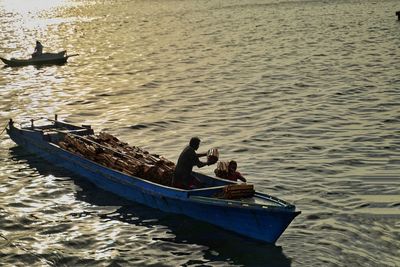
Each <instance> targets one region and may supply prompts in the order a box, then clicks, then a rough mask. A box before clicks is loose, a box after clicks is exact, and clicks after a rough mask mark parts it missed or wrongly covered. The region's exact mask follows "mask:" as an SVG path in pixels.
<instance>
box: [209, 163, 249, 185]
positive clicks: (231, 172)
mask: <svg viewBox="0 0 400 267" xmlns="http://www.w3.org/2000/svg"><path fill="white" fill-rule="evenodd" d="M236 169H237V162H236V161H234V160H231V161H230V162H229V163H227V162H219V163H218V166H217V168H216V169H215V170H214V173H215V175H216V176H217V177H219V178H223V179H227V180H231V181H235V182H237V180H241V181H242V182H244V183H245V182H247V180H246V178H244V177H243V176H242V174H241V173H240V172H238V171H236Z"/></svg>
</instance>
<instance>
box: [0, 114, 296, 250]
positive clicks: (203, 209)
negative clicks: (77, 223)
mask: <svg viewBox="0 0 400 267" xmlns="http://www.w3.org/2000/svg"><path fill="white" fill-rule="evenodd" d="M33 121H34V120H31V126H27V127H21V126H20V127H16V126H15V124H14V122H13V121H12V120H10V122H9V124H8V127H7V129H6V130H7V133H8V135H9V136H10V137H11V139H12V140H13V141H14V142H15V143H16V144H18V145H20V146H22V147H24V148H25V149H27V150H28V151H30V152H33V153H35V154H37V155H39V156H40V157H42V158H43V159H45V160H46V161H48V162H50V163H51V164H55V165H58V166H61V167H64V168H65V169H68V170H70V171H72V172H75V173H76V174H79V175H81V176H82V177H85V178H86V179H88V180H89V181H90V182H92V183H94V184H95V185H96V186H98V187H99V188H102V189H104V190H107V191H110V192H112V193H114V194H117V195H119V196H121V197H124V198H126V199H128V200H131V201H135V202H138V203H141V204H144V205H147V206H149V207H152V208H156V209H160V210H162V211H164V212H171V213H178V214H184V215H186V216H189V217H191V218H194V219H198V220H201V221H205V222H208V223H211V224H214V225H217V226H219V227H221V228H223V229H226V230H230V231H233V232H236V233H238V234H241V235H243V236H247V237H250V238H253V239H257V240H260V241H263V242H267V243H275V242H276V240H277V239H278V238H279V237H280V236H281V234H282V233H283V232H284V231H285V229H286V228H287V227H288V226H289V224H290V223H291V222H292V220H293V219H294V218H295V217H296V216H297V215H299V214H300V211H298V210H296V207H295V206H294V205H292V204H289V203H287V202H285V201H283V200H281V199H278V198H276V197H273V196H270V195H267V194H264V193H261V192H257V191H255V193H254V195H252V196H247V197H241V198H237V199H223V198H219V197H218V195H219V193H220V192H223V190H225V189H226V188H227V186H228V187H229V186H232V184H235V183H234V182H233V181H228V180H224V179H219V178H216V177H211V176H207V175H204V174H201V173H197V172H193V175H194V176H195V177H196V178H197V179H198V180H199V181H201V182H202V184H203V186H202V187H201V188H198V189H192V190H183V189H178V188H173V187H170V186H165V185H162V184H158V183H155V182H151V181H149V180H145V179H142V178H139V177H136V176H131V175H128V174H126V173H123V172H121V171H118V170H116V169H112V168H109V167H106V166H104V165H101V164H99V163H97V162H95V161H92V160H90V159H88V158H86V157H84V156H83V155H82V154H81V155H79V154H75V153H71V152H70V151H68V150H65V149H64V148H62V147H61V146H60V144H61V143H60V142H62V141H63V140H65V138H66V136H68V135H72V136H74V137H76V138H80V139H86V140H88V138H90V136H91V135H93V134H94V131H93V129H92V128H91V127H90V126H89V125H82V126H77V125H73V124H69V123H65V122H61V121H59V120H57V117H56V118H55V120H50V121H51V122H50V123H46V124H44V125H41V126H35V125H34V124H33ZM104 148H105V147H104ZM107 149H109V148H107Z"/></svg>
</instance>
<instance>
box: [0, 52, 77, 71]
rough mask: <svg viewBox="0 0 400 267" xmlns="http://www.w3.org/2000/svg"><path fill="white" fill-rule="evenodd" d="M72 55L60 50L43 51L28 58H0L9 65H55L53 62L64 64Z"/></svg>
mask: <svg viewBox="0 0 400 267" xmlns="http://www.w3.org/2000/svg"><path fill="white" fill-rule="evenodd" d="M72 56H77V54H74V55H67V51H61V52H58V53H43V54H42V55H40V56H36V57H32V58H29V59H16V58H11V59H5V58H2V57H0V59H1V60H2V61H3V62H4V64H6V65H7V66H10V67H20V66H28V65H36V66H39V65H55V64H64V63H66V62H67V60H68V58H70V57H72Z"/></svg>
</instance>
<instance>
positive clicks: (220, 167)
mask: <svg viewBox="0 0 400 267" xmlns="http://www.w3.org/2000/svg"><path fill="white" fill-rule="evenodd" d="M228 165H229V162H228V161H218V163H217V168H216V169H215V170H214V173H215V175H216V176H217V177H219V178H223V179H226V178H227V177H228Z"/></svg>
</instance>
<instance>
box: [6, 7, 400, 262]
mask: <svg viewBox="0 0 400 267" xmlns="http://www.w3.org/2000/svg"><path fill="white" fill-rule="evenodd" d="M41 3H42V2H41ZM397 10H400V6H399V5H398V1H393V0H384V1H373V0H363V1H356V0H346V1H336V0H333V1H322V0H321V1H320V0H316V1H304V0H293V1H279V0H242V1H237V0H233V1H222V2H221V1H216V0H210V1H195V0H183V1H174V0H172V1H158V0H156V1H143V0H135V1H126V0H111V1H86V0H56V1H51V3H50V1H43V3H42V4H39V3H38V2H37V1H14V0H3V1H1V2H0V29H1V30H0V37H1V38H0V54H1V56H2V57H8V58H9V57H26V56H29V54H30V53H32V50H33V45H34V42H35V40H36V39H39V40H41V41H42V43H43V44H44V46H45V50H46V51H60V50H63V49H67V50H68V52H69V53H71V54H72V53H78V54H79V56H77V57H73V58H70V60H69V62H68V63H67V64H65V65H63V66H47V67H41V68H37V67H33V66H28V67H23V68H1V70H0V71H1V75H0V94H1V98H0V124H1V125H2V126H1V127H2V128H3V125H5V123H6V122H7V120H8V119H9V118H14V119H15V120H17V121H18V120H22V119H24V118H25V117H40V116H46V117H53V115H54V114H55V113H57V114H59V117H60V118H62V119H64V120H66V121H69V122H74V123H79V124H80V123H82V124H91V125H92V126H93V128H94V129H95V130H97V131H100V130H106V131H108V132H110V133H112V134H114V135H116V136H118V137H119V138H120V139H122V140H124V141H126V142H128V143H130V144H132V145H137V146H141V147H143V148H145V149H147V150H149V151H151V152H153V153H158V154H161V155H164V156H166V157H167V158H169V159H171V160H174V161H176V159H177V157H178V155H179V152H180V150H181V149H182V148H183V147H184V146H185V145H186V143H187V141H188V139H189V138H190V137H191V136H192V135H194V134H195V135H198V136H200V137H201V138H202V140H203V142H202V145H201V149H203V150H206V149H208V148H210V147H218V148H219V150H220V153H221V159H222V160H228V159H235V160H237V162H238V163H239V170H240V171H241V172H242V173H243V174H244V175H245V176H246V177H247V178H248V180H249V181H251V182H252V183H254V185H255V186H256V188H257V189H258V190H260V191H264V192H266V193H270V194H273V195H275V196H277V197H280V198H283V199H285V200H287V201H290V202H293V203H294V204H296V205H297V207H298V208H299V209H300V210H302V214H301V215H300V216H299V217H297V218H296V219H295V221H294V222H293V223H292V224H291V225H290V227H289V228H288V229H287V231H286V232H285V233H284V234H283V235H282V237H281V238H280V239H279V240H278V242H277V244H276V245H266V244H260V243H258V242H256V241H253V240H248V239H245V238H242V237H240V236H237V235H235V234H232V233H229V232H226V231H221V230H220V229H217V228H216V227H213V226H210V225H208V224H205V223H201V222H198V221H194V220H191V219H188V218H186V217H182V216H176V215H170V214H165V213H162V212H160V211H157V210H153V209H149V208H147V207H144V206H141V205H138V204H135V203H131V202H127V201H125V200H123V199H120V198H118V197H116V196H114V195H112V194H110V193H107V192H104V191H102V190H99V189H97V188H95V187H93V185H91V184H90V183H87V182H85V181H84V180H83V179H81V178H80V177H77V176H75V175H73V174H71V173H70V172H69V171H68V170H63V169H58V168H55V167H53V166H50V165H48V164H47V163H46V162H43V161H42V160H40V159H38V158H37V157H35V156H34V155H31V154H28V153H27V152H26V151H24V150H23V149H22V148H19V147H16V146H15V144H14V143H12V142H11V141H10V140H9V138H8V137H7V136H6V135H5V134H3V135H1V136H0V148H1V150H0V155H1V156H0V162H1V164H0V181H1V183H0V196H1V198H0V262H1V265H2V266H3V265H4V266H27V265H30V266H400V264H399V262H400V258H399V255H400V241H399V240H400V230H399V229H400V224H399V221H400V220H399V219H400V181H399V171H400V160H399V158H400V138H399V136H400V130H399V129H400V115H399V114H400V104H399V103H400V96H399V95H400V94H399V88H400V79H399V75H398V74H399V67H400V57H399V52H398V51H399V46H400V23H399V21H397V18H396V17H395V11H397ZM2 128H1V130H2ZM201 149H200V150H201ZM213 169H214V167H206V168H204V169H202V172H204V173H206V174H212V173H213Z"/></svg>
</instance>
